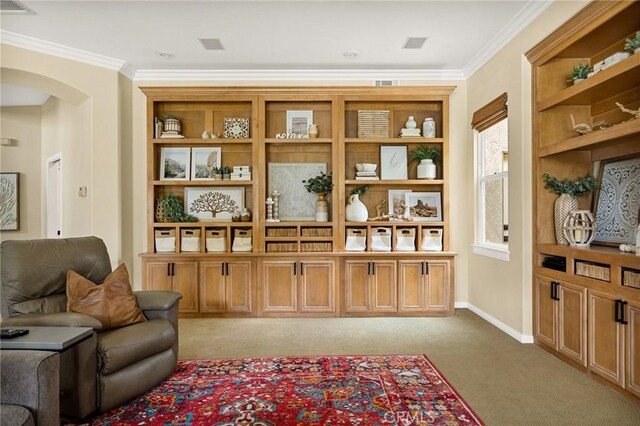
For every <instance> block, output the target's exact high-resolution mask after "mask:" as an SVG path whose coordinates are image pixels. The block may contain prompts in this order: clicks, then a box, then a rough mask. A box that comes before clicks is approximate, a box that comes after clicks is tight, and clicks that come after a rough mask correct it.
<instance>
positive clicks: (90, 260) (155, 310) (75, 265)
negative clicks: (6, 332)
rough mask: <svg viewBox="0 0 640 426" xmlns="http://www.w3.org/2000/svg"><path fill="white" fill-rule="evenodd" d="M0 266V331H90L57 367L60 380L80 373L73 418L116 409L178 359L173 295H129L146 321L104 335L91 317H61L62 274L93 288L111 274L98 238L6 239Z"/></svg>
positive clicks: (178, 296) (177, 296)
mask: <svg viewBox="0 0 640 426" xmlns="http://www.w3.org/2000/svg"><path fill="white" fill-rule="evenodd" d="M0 262H2V263H1V264H2V269H1V271H0V287H1V290H2V292H1V309H2V318H3V321H2V326H11V327H19V326H78V327H92V328H93V329H94V332H95V334H94V337H92V339H93V340H94V341H95V342H96V344H95V345H84V346H85V347H86V346H88V347H89V348H90V349H89V350H90V351H91V353H89V354H86V353H84V354H82V353H81V354H77V355H76V356H74V358H75V359H76V361H77V362H76V363H75V364H76V365H62V364H74V363H62V362H61V365H60V370H61V377H64V376H65V375H66V374H68V373H71V372H72V373H73V375H75V376H80V377H77V378H76V383H75V384H74V388H75V389H74V391H75V392H76V393H77V394H78V395H77V401H76V403H75V404H74V405H77V407H74V413H73V415H74V416H76V417H80V418H81V417H85V416H87V415H89V414H91V413H92V412H94V411H95V410H96V409H98V410H99V411H100V412H104V411H107V410H109V409H111V408H114V407H117V406H119V405H121V404H122V403H123V402H125V401H127V400H129V399H131V398H132V397H134V396H136V395H138V394H140V393H142V392H144V391H146V390H148V389H150V388H151V387H153V386H155V385H156V384H158V383H160V382H161V381H162V380H164V379H165V378H167V377H168V376H169V375H170V374H171V373H172V372H173V370H174V368H175V366H176V363H177V360H178V303H179V300H180V299H181V298H182V295H181V294H180V293H175V292H168V291H137V292H134V293H135V296H136V298H137V300H138V304H139V306H140V308H141V309H142V311H143V313H144V315H145V317H146V319H147V320H148V321H144V322H140V323H136V324H132V325H128V326H125V327H121V328H117V329H111V330H107V331H101V329H102V323H101V322H100V321H98V320H97V319H95V318H92V317H89V316H87V315H84V314H79V313H72V312H66V307H67V297H66V277H67V271H68V270H73V271H75V272H77V273H78V274H80V275H82V276H84V277H85V278H87V279H89V280H91V281H93V282H95V283H102V282H103V281H104V279H105V278H106V277H107V275H109V273H110V272H111V263H110V261H109V254H108V252H107V248H106V246H105V245H104V242H103V241H102V240H101V239H99V238H96V237H82V238H65V239H45V240H26V241H5V242H3V243H2V244H1V245H0ZM82 360H84V361H82ZM81 361H82V362H81ZM65 370H66V371H65ZM78 372H80V373H79V374H78Z"/></svg>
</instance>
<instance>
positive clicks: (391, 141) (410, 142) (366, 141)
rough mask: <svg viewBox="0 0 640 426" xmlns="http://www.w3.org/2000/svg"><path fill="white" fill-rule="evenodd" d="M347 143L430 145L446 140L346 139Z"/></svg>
mask: <svg viewBox="0 0 640 426" xmlns="http://www.w3.org/2000/svg"><path fill="white" fill-rule="evenodd" d="M344 141H345V143H353V144H357V143H388V144H403V145H406V144H415V143H421V144H428V143H444V142H445V139H444V138H345V139H344Z"/></svg>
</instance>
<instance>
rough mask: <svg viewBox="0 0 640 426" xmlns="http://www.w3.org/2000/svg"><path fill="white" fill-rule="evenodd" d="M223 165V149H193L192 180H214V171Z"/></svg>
mask: <svg viewBox="0 0 640 426" xmlns="http://www.w3.org/2000/svg"><path fill="white" fill-rule="evenodd" d="M221 163H222V148H220V147H206V148H191V180H209V179H211V178H213V175H214V173H213V169H214V168H218V167H220V164H221Z"/></svg>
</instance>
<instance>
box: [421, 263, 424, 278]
mask: <svg viewBox="0 0 640 426" xmlns="http://www.w3.org/2000/svg"><path fill="white" fill-rule="evenodd" d="M420 275H424V262H420Z"/></svg>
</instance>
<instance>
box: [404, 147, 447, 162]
mask: <svg viewBox="0 0 640 426" xmlns="http://www.w3.org/2000/svg"><path fill="white" fill-rule="evenodd" d="M410 158H411V161H420V160H433V161H436V160H437V159H438V158H440V151H438V149H437V148H434V147H429V146H426V145H420V146H418V147H416V148H415V149H414V150H412V151H411V155H410Z"/></svg>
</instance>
